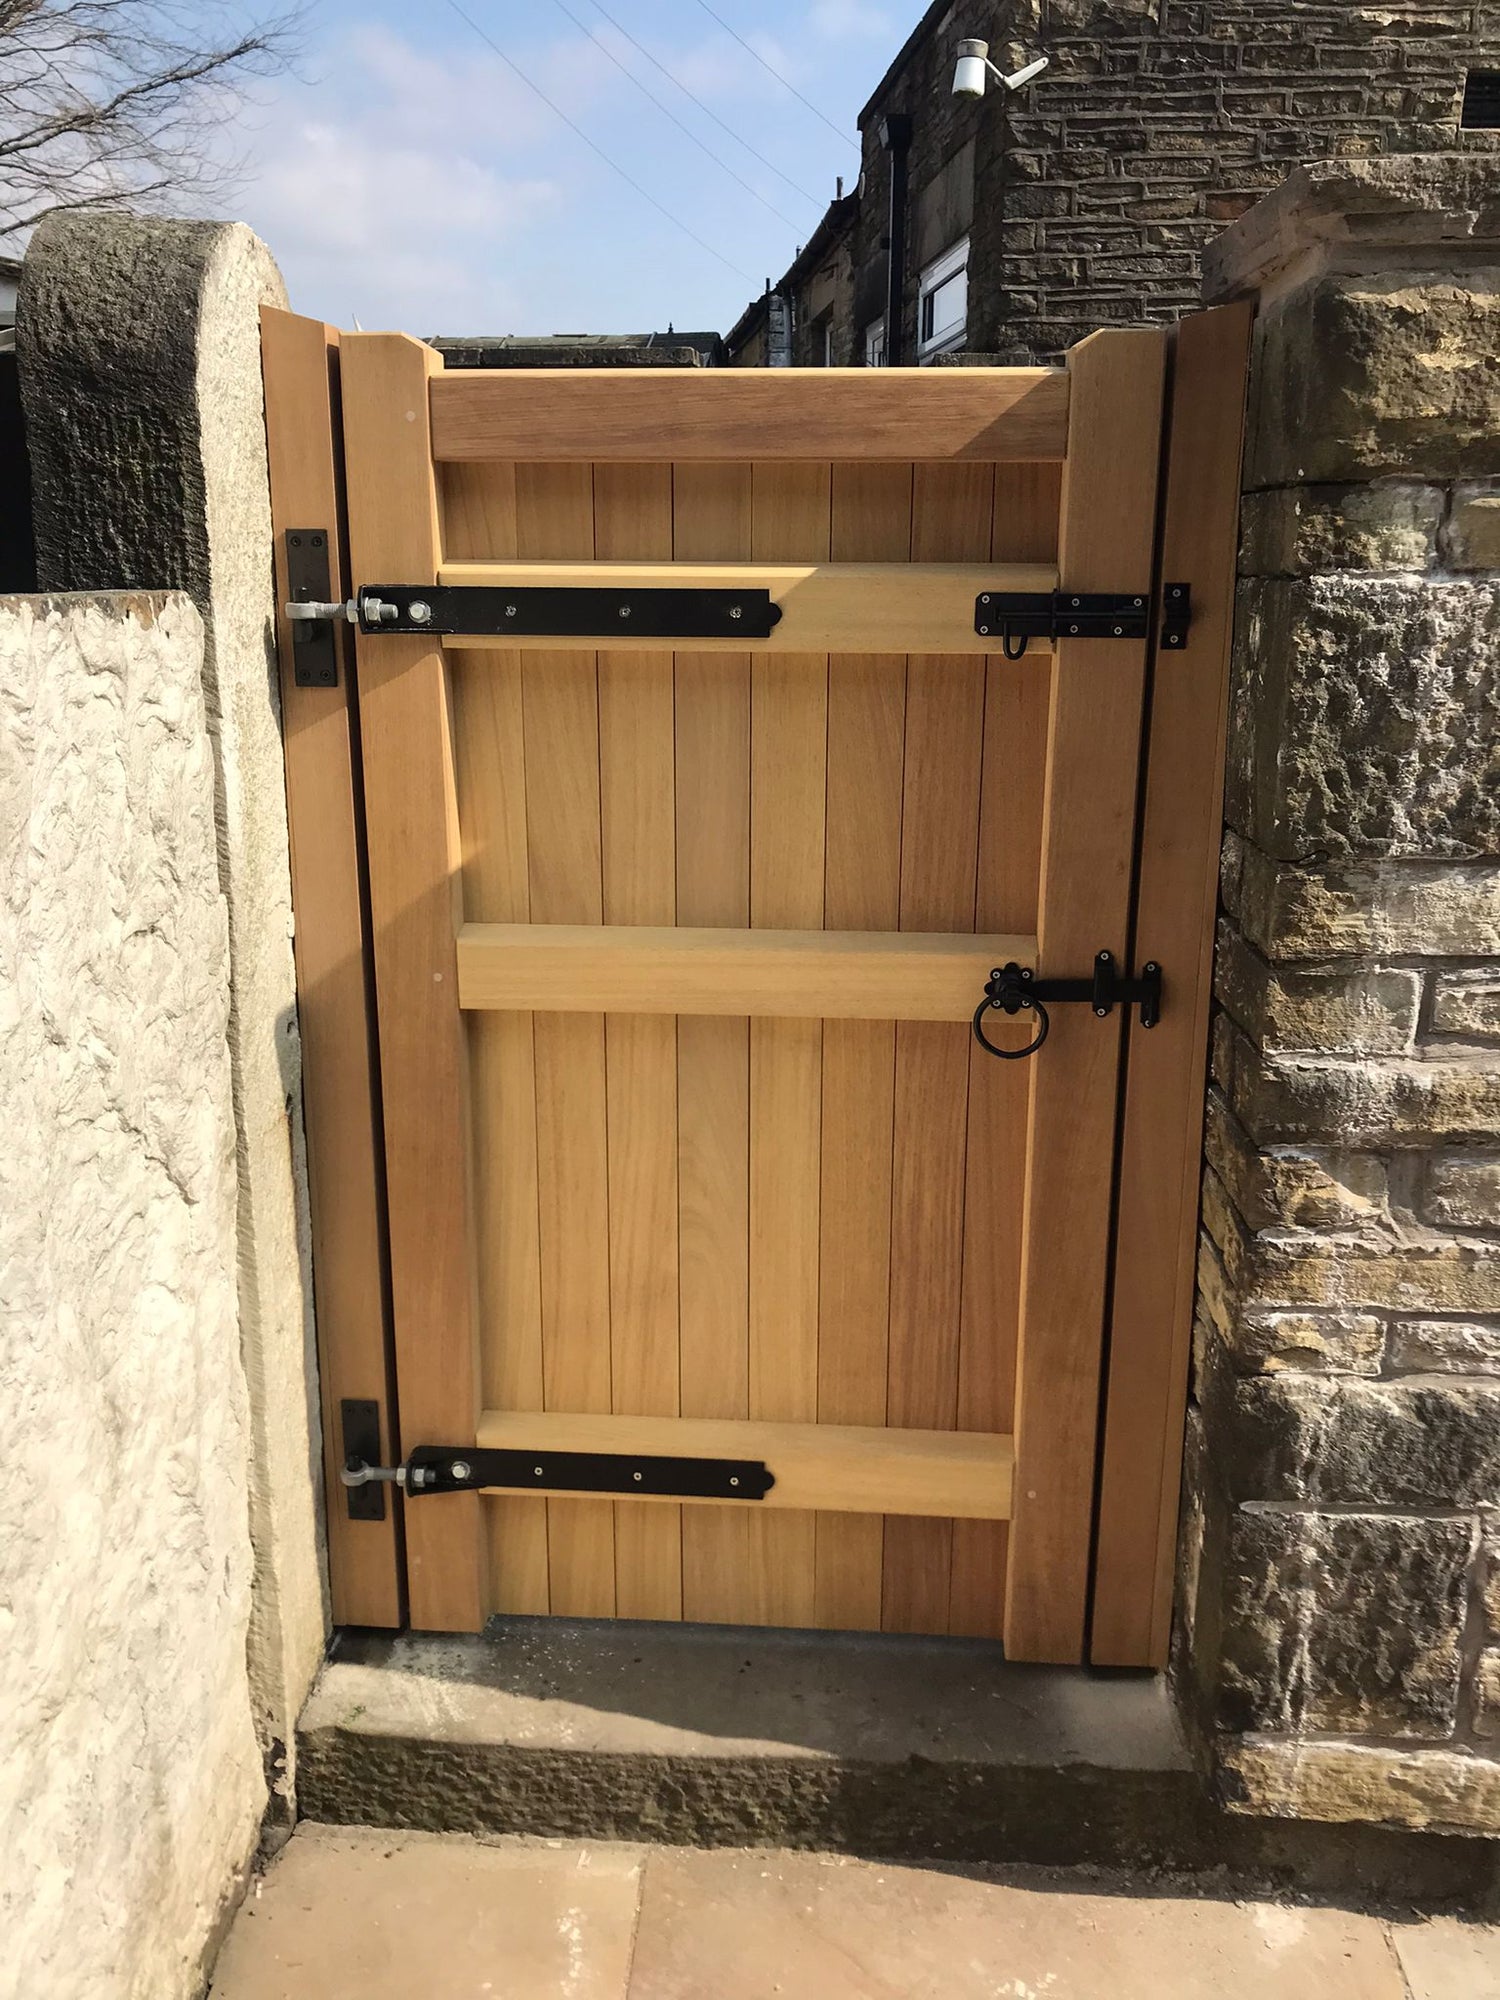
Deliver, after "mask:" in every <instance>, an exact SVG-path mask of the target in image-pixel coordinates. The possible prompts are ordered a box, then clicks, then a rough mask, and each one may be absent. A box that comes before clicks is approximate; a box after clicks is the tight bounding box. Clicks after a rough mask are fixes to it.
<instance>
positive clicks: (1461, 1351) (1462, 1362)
mask: <svg viewBox="0 0 1500 2000" xmlns="http://www.w3.org/2000/svg"><path fill="white" fill-rule="evenodd" d="M1390 1356H1391V1366H1392V1367H1393V1368H1404V1369H1408V1370H1410V1371H1411V1373H1413V1374H1415V1375H1500V1319H1491V1320H1479V1319H1398V1320H1396V1321H1395V1322H1394V1324H1393V1325H1392V1327H1391V1349H1390Z"/></svg>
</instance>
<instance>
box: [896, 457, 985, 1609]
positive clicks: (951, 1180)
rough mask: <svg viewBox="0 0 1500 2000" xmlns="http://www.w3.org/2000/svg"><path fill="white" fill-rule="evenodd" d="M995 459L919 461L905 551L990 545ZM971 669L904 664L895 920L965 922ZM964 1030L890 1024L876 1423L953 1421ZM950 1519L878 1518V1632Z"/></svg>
mask: <svg viewBox="0 0 1500 2000" xmlns="http://www.w3.org/2000/svg"><path fill="white" fill-rule="evenodd" d="M993 507H994V471H993V468H992V467H990V466H987V465H951V464H943V465H919V466H917V468H916V471H915V479H914V487H913V500H912V560H913V561H915V562H963V561H973V560H976V559H978V560H983V559H984V558H986V557H987V556H988V554H989V548H990V534H991V523H992V516H993ZM983 729H984V667H983V664H982V662H980V661H979V660H976V659H956V658H955V659H948V658H941V657H934V656H927V657H914V658H913V659H912V660H911V661H910V662H909V663H908V666H907V696H906V768H905V776H904V784H903V804H902V829H901V928H902V929H903V930H955V931H966V930H972V929H973V927H974V895H975V868H976V859H977V843H978V823H979V784H980V758H981V749H982V744H983ZM968 1089H969V1042H968V1038H967V1031H966V1029H964V1028H962V1027H959V1026H958V1025H956V1024H955V1023H951V1022H949V1023H934V1022H916V1021H903V1022H902V1023H900V1025H899V1026H898V1027H897V1029H896V1085H895V1118H894V1133H895V1140H894V1165H893V1173H892V1195H891V1323H890V1378H889V1384H888V1393H887V1411H888V1421H889V1422H890V1423H892V1424H898V1425H913V1426H916V1427H918V1428H920V1429H926V1430H952V1429H953V1428H954V1427H955V1425H956V1423H957V1420H958V1350H959V1329H960V1323H961V1312H962V1285H963V1215H964V1143H965V1131H966V1125H967V1118H968ZM952 1552H953V1525H952V1523H951V1522H949V1521H927V1520H913V1519H910V1518H906V1517H902V1518H892V1519H890V1520H888V1521H887V1522H886V1529H885V1582H884V1599H883V1612H882V1622H883V1624H884V1626H885V1628H886V1629H887V1630H888V1631H898V1632H946V1631H947V1630H948V1626H949V1621H950V1576H951V1569H952Z"/></svg>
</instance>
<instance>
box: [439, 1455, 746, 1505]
mask: <svg viewBox="0 0 1500 2000" xmlns="http://www.w3.org/2000/svg"><path fill="white" fill-rule="evenodd" d="M402 1469H403V1472H404V1475H405V1476H404V1478H403V1480H402V1482H401V1483H402V1485H403V1486H404V1487H405V1488H406V1492H407V1495H408V1497H409V1498H415V1497H416V1496H417V1495H418V1494H425V1493H467V1492H472V1491H474V1490H476V1489H478V1488H482V1487H486V1486H499V1487H504V1488H505V1489H506V1490H507V1491H510V1492H526V1493H624V1494H629V1493H637V1494H643V1493H652V1494H660V1495H663V1496H664V1497H666V1498H667V1499H672V1500H763V1499H764V1498H765V1496H766V1495H767V1494H768V1493H769V1492H770V1490H771V1488H772V1487H773V1486H774V1485H775V1484H776V1481H775V1478H774V1477H773V1475H772V1474H771V1473H769V1472H768V1471H767V1470H766V1468H765V1466H764V1465H763V1464H761V1463H760V1461H759V1460H755V1459H748V1458H658V1457H647V1456H642V1455H641V1454H639V1453H635V1452H610V1451H551V1450H537V1451H509V1450H506V1451H497V1450H490V1449H486V1448H485V1447H483V1446H473V1447H469V1448H465V1447H463V1446H461V1445H447V1446H445V1445H431V1444H429V1445H421V1446H419V1447H418V1448H417V1449H416V1450H415V1451H414V1452H413V1453H412V1454H411V1456H410V1458H408V1459H407V1461H406V1464H405V1466H404V1467H403V1468H402Z"/></svg>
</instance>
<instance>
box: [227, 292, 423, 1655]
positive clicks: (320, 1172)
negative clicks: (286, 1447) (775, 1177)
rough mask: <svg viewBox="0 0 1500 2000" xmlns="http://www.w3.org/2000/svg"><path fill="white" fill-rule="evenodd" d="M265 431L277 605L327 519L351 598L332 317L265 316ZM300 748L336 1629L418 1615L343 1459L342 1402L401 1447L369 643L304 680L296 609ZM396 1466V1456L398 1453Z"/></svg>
mask: <svg viewBox="0 0 1500 2000" xmlns="http://www.w3.org/2000/svg"><path fill="white" fill-rule="evenodd" d="M261 360H262V366H263V369H264V373H265V389H266V436H267V443H268V447H269V457H270V475H271V520H272V526H273V528H274V530H275V547H276V602H277V605H278V606H284V605H285V603H286V601H287V598H288V597H289V596H290V594H291V593H290V590H289V587H288V584H287V576H286V549H285V544H284V537H285V535H286V534H287V532H288V530H302V529H307V528H316V529H320V530H321V531H322V532H323V533H325V534H326V535H327V536H328V538H329V545H330V576H331V579H332V587H333V590H334V592H335V593H336V594H341V593H342V591H343V590H344V588H345V587H346V584H347V573H346V565H345V562H344V546H343V541H344V538H343V531H342V523H341V509H340V505H339V493H338V477H337V472H336V468H335V455H336V452H338V451H341V450H342V439H341V438H338V437H336V434H335V433H336V419H335V411H334V402H333V395H332V378H333V375H334V373H335V371H336V370H337V367H338V335H337V334H336V333H335V332H333V331H332V329H330V328H328V327H325V326H323V325H322V324H321V323H320V322H319V321H317V320H310V319H302V318H299V317H298V316H297V315H296V314H294V313H288V312H281V311H278V310H276V309H275V308H273V307H270V306H266V307H263V308H262V310H261ZM277 650H278V656H279V659H280V686H281V720H282V734H283V738H284V741H285V747H286V798H287V829H288V833H289V836H290V843H291V869H292V907H293V909H294V911H295V912H296V918H297V929H296V937H295V949H296V959H297V1019H298V1028H299V1032H300V1035H301V1039H302V1113H303V1119H304V1122H305V1125H306V1129H307V1165H308V1193H309V1198H310V1203H311V1208H312V1231H313V1284H314V1295H315V1299H316V1305H317V1330H318V1375H319V1383H320V1386H321V1390H322V1406H323V1453H324V1467H325V1478H326V1483H327V1491H328V1576H329V1586H330V1591H331V1595H332V1610H333V1618H334V1623H335V1624H338V1625H383V1626H396V1625H400V1624H401V1623H402V1618H403V1611H402V1581H403V1580H402V1577H401V1575H400V1573H399V1570H398V1566H397V1557H396V1510H395V1507H394V1506H393V1505H391V1504H390V1503H389V1502H388V1503H387V1505H386V1509H385V1519H384V1520H382V1521H356V1520H351V1519H350V1517H349V1508H348V1505H347V1502H346V1500H345V1497H344V1494H343V1491H342V1489H341V1488H340V1485H339V1477H338V1475H339V1471H340V1468H341V1467H342V1465H343V1462H344V1446H343V1440H342V1437H341V1435H340V1429H341V1426H340V1417H339V1404H340V1402H341V1401H342V1400H343V1399H344V1398H345V1397H357V1398H359V1399H361V1400H368V1401H371V1402H375V1403H378V1404H379V1405H380V1411H381V1441H382V1447H383V1450H384V1452H386V1453H391V1454H393V1453H394V1452H395V1450H396V1446H397V1440H396V1438H395V1436H394V1434H393V1425H392V1423H391V1414H392V1409H393V1403H392V1399H391V1395H390V1381H389V1374H390V1364H391V1357H390V1351H389V1344H390V1326H389V1322H388V1313H387V1308H386V1301H385V1285H384V1281H383V1274H384V1270H385V1214H384V1206H383V1202H382V1200H381V1174H380V1164H379V1162H380V1148H381V1144H382V1139H381V1133H380V1129H379V1125H378V1122H377V1118H376V1114H375V1105H376V1101H377V1096H376V1091H375V1089H374V1063H375V1036H374V975H373V967H372V965H371V963H370V941H369V938H368V937H367V935H366V930H365V922H364V911H363V901H364V898H363V876H364V855H363V840H364V829H363V823H362V818H361V813H360V800H359V771H358V760H359V747H358V727H359V724H358V713H357V708H358V703H357V698H356V695H355V690H354V676H353V673H352V671H351V669H352V666H353V657H354V655H353V645H352V641H351V638H350V635H349V634H348V633H347V631H345V632H342V633H341V634H340V637H339V641H338V650H339V680H338V686H337V687H331V688H312V687H299V686H298V685H297V680H296V675H295V672H294V670H293V664H294V658H295V649H294V646H293V642H292V633H291V627H290V623H289V621H288V620H287V618H286V616H285V613H284V611H282V613H281V615H280V617H279V620H278V626H277ZM384 1462H385V1463H387V1464H390V1463H392V1462H393V1460H392V1459H391V1458H389V1457H387V1458H386V1459H385V1461H384Z"/></svg>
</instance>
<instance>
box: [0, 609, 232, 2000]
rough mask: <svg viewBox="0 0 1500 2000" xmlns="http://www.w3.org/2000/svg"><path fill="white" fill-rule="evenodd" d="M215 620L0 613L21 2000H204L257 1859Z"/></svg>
mask: <svg viewBox="0 0 1500 2000" xmlns="http://www.w3.org/2000/svg"><path fill="white" fill-rule="evenodd" d="M214 819H215V786H214V760H213V749H212V744H211V742H210V737H209V731H208V726H207V718H206V715H205V711H204V701H203V625H202V621H201V620H200V618H199V616H198V614H197V612H196V610H195V609H194V608H193V605H192V604H191V602H190V601H189V600H188V599H187V598H186V597H183V596H169V595H146V594H141V595H139V596H136V597H133V598H123V597H121V598H86V597H83V598H80V597H73V598H55V599H50V600H48V599H40V598H8V599H0V1026H3V1032H0V1120H3V1124H4V1132H5V1143H4V1145H3V1146H0V1435H3V1436H4V1439H5V1477H4V1478H3V1479H0V1660H3V1663H4V1689H5V1692H4V1697H3V1710H4V1720H3V1723H0V1854H3V1855H4V1857H5V1859H4V1865H3V1866H0V1937H3V1939H4V1949H3V1951H0V1996H4V2000H81V1996H83V1995H97V1996H104V1995H108V1996H109V2000H177V1996H188V1995H194V1994H196V1993H198V1992H199V1991H200V1990H201V1982H202V1976H203V1966H204V1963H205V1961H206V1956H207V1954H208V1952H209V1951H210V1949H211V1947H212V1944H213V1942H214V1940H215V1938H216V1935H217V1931H218V1928H219V1925H220V1922H221V1919H222V1917H223V1915H224V1913H225V1911H226V1907H227V1905H228V1904H229V1903H230V1902H231V1900H232V1898H233V1897H234V1895H235V1894H236V1893H237V1890H238V1886H239V1883H240V1881H241V1879H242V1876H243V1872H244V1870H245V1868H246V1866H247V1864H248V1861H249V1858H250V1856H251V1854H252V1852H253V1850H254V1848H255V1844H256V1838H257V1834H258V1831H259V1825H260V1819H261V1814H262V1811H263V1809H264V1806H265V1802H266V1787H265V1782H264V1778H263V1775H262V1768H261V1754H260V1748H259V1746H258V1744H257V1741H256V1733H255V1727H254V1718H253V1715H252V1707H251V1696H250V1687H249V1681H248V1677H247V1669H246V1651H245V1648H246V1636H247V1633H248V1630H249V1623H250V1597H251V1570H252V1556H251V1547H250V1533H249V1515H248V1487H249V1468H250V1457H251V1453H250V1414H249V1399H248V1397H247V1394H246V1384H245V1375H244V1370H243V1367H242V1365H241V1359H240V1332H239V1309H238V1304H237V1300H236V1264H237V1255H238V1231H237V1227H236V1217H235V1210H236V1195H237V1188H236V1171H235V1118H234V1104H233V1095H232V1087H231V1077H230V1059H229V1043H228V1021H229V1004H230V1002H229V992H230V988H229V936H228V917H227V911H226V906H225V900H224V896H223V893H222V890H221V888H220V882H219V871H218V864H217V857H216V845H217V843H216V835H215V825H214Z"/></svg>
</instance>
